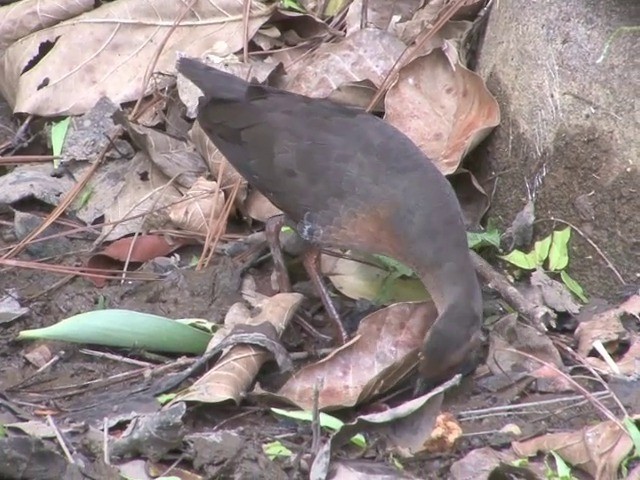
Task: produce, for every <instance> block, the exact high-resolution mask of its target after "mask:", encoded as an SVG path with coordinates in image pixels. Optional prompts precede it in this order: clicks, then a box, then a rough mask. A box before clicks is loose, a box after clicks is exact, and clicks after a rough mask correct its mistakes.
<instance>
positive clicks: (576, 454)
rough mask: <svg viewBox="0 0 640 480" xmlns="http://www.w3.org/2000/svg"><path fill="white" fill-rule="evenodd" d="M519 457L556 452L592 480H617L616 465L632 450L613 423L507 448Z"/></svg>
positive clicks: (630, 442)
mask: <svg viewBox="0 0 640 480" xmlns="http://www.w3.org/2000/svg"><path fill="white" fill-rule="evenodd" d="M511 446H512V448H513V450H514V451H515V452H516V455H518V456H519V457H532V456H534V455H536V454H537V453H538V452H545V453H549V452H550V451H554V452H556V453H557V454H558V455H560V456H561V457H562V458H563V459H564V460H565V461H567V462H568V463H570V464H571V465H573V466H574V467H576V468H579V469H580V470H583V471H585V472H587V473H589V474H590V475H592V476H593V477H594V478H595V479H596V480H609V479H611V478H618V476H617V471H618V467H619V466H620V462H622V460H624V459H625V458H626V457H627V456H628V455H629V454H630V453H631V450H632V449H633V442H632V441H631V438H630V437H629V435H628V434H627V432H626V431H624V430H622V429H620V427H619V426H618V425H617V424H615V423H613V422H602V423H599V424H598V425H594V426H591V427H584V428H583V429H581V430H577V431H574V432H562V433H552V434H549V435H543V436H541V437H536V438H532V439H531V440H527V441H524V442H513V444H512V445H511Z"/></svg>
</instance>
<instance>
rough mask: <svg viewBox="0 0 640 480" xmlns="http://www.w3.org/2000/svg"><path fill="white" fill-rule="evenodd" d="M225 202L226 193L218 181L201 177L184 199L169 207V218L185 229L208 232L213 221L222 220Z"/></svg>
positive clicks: (224, 220)
mask: <svg viewBox="0 0 640 480" xmlns="http://www.w3.org/2000/svg"><path fill="white" fill-rule="evenodd" d="M224 203H225V202H224V193H222V190H221V189H220V188H219V187H218V185H217V183H216V182H211V181H209V180H205V179H204V178H199V179H198V180H196V182H195V183H194V184H193V186H192V187H191V188H190V189H189V191H188V192H187V193H186V194H185V196H184V198H183V200H182V201H180V202H178V203H176V204H174V205H171V206H170V207H169V218H170V219H171V221H172V222H173V223H174V224H175V225H176V226H178V227H180V228H181V229H183V230H188V231H191V232H198V233H203V234H206V233H207V232H208V230H209V228H210V226H211V225H212V221H214V222H215V221H218V220H220V216H221V215H222V211H223V209H224ZM221 221H223V222H226V219H223V220H221Z"/></svg>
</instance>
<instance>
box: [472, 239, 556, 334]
mask: <svg viewBox="0 0 640 480" xmlns="http://www.w3.org/2000/svg"><path fill="white" fill-rule="evenodd" d="M469 253H470V255H471V261H472V263H473V266H474V267H475V269H476V272H478V274H479V275H480V277H481V278H482V279H483V280H484V281H485V282H486V283H487V285H488V286H489V288H492V289H494V290H495V291H496V292H498V293H499V294H500V295H501V296H502V298H504V299H505V300H506V301H507V303H509V305H511V307H513V309H514V310H515V311H516V312H518V313H519V314H521V315H522V316H524V317H525V318H526V319H527V320H528V321H529V322H530V323H531V325H532V326H533V327H535V328H536V329H537V330H540V331H542V332H545V331H546V330H547V328H546V326H547V325H552V324H553V323H554V322H555V319H556V318H557V316H556V314H555V312H554V311H553V310H551V309H550V308H548V307H546V306H544V305H537V304H535V303H533V302H531V301H529V300H527V299H526V298H525V297H524V296H523V295H522V294H521V293H520V292H519V291H518V289H517V288H516V287H514V286H513V285H512V284H511V283H510V282H509V281H508V280H507V279H506V278H505V277H504V275H502V274H501V273H500V272H498V271H496V270H495V269H494V268H493V267H492V266H491V264H490V263H489V262H487V261H486V260H485V259H484V258H482V257H481V256H480V255H478V254H477V253H476V252H474V251H473V250H470V251H469Z"/></svg>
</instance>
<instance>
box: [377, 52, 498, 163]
mask: <svg viewBox="0 0 640 480" xmlns="http://www.w3.org/2000/svg"><path fill="white" fill-rule="evenodd" d="M385 109H386V115H385V119H386V120H387V121H388V122H389V123H391V124H392V125H394V126H395V127H397V128H398V129H399V130H400V131H401V132H403V133H405V134H406V135H407V136H408V137H409V138H411V139H412V140H413V141H414V143H415V144H416V145H418V147H420V148H421V149H422V151H423V152H424V153H425V154H426V155H427V156H428V157H429V158H430V159H432V160H433V161H434V162H435V163H436V165H437V166H438V168H439V169H440V171H441V172H442V173H443V174H445V175H448V174H450V173H453V172H454V171H455V170H456V169H457V168H458V166H459V165H460V162H461V161H462V158H463V157H464V155H465V154H466V153H467V152H469V151H470V150H471V149H473V147H475V146H476V145H477V144H478V143H480V142H481V141H482V140H483V139H484V138H485V137H486V136H487V135H488V134H489V132H490V131H491V130H492V129H493V128H494V127H495V126H496V125H498V124H499V123H500V111H499V107H498V103H497V102H496V100H495V99H494V98H493V96H492V95H491V94H490V93H489V91H488V90H487V88H486V86H485V85H484V82H483V81H482V79H481V78H480V77H479V76H478V75H476V74H475V73H473V72H472V71H470V70H467V69H466V68H464V67H462V66H460V65H457V66H456V67H455V68H453V67H452V66H451V64H450V62H449V59H448V58H447V56H446V55H445V53H444V52H443V51H442V50H441V49H437V50H434V51H432V52H431V53H430V54H428V55H425V56H421V57H418V58H416V59H414V60H412V61H411V62H409V63H408V64H407V65H406V66H404V67H403V68H402V69H401V70H400V74H399V79H398V81H397V82H396V84H395V85H393V86H392V87H391V88H390V89H389V92H388V93H387V96H386V99H385Z"/></svg>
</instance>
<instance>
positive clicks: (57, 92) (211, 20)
mask: <svg viewBox="0 0 640 480" xmlns="http://www.w3.org/2000/svg"><path fill="white" fill-rule="evenodd" d="M183 8H184V4H182V3H180V2H174V1H172V0H158V1H154V2H140V1H138V0H121V1H118V2H107V3H103V4H102V5H101V6H100V7H98V8H96V9H95V10H92V11H90V12H87V13H84V14H82V15H79V16H77V17H74V18H71V19H68V20H65V21H63V22H61V23H58V24H57V25H54V26H51V27H49V28H45V29H43V30H39V31H37V32H34V33H32V34H31V35H27V36H25V37H22V38H21V39H19V40H17V41H15V42H14V43H13V44H12V45H11V46H9V47H8V48H7V49H6V50H5V52H4V58H3V62H2V64H1V65H0V91H1V92H2V95H3V96H4V97H5V98H6V99H7V101H8V102H9V103H10V104H11V106H12V107H13V108H14V111H15V112H24V113H32V114H37V115H42V116H47V115H48V116H56V115H73V114H79V113H83V112H85V111H86V110H88V109H89V108H91V107H92V106H93V105H94V104H95V103H96V101H97V100H98V99H99V98H100V97H103V96H106V97H109V98H110V99H111V100H112V101H113V102H115V103H123V102H128V101H132V100H136V99H138V98H139V97H140V96H141V95H142V94H144V93H145V91H143V88H145V87H144V86H143V82H142V79H143V75H142V74H141V72H145V71H146V70H147V68H148V67H149V65H150V64H151V63H152V61H153V57H154V55H155V54H156V53H157V51H158V46H159V45H160V44H162V42H163V41H164V39H165V37H166V36H167V33H168V32H169V30H170V29H171V28H172V26H173V23H174V22H175V20H176V19H177V18H178V17H179V16H180V14H181V10H182V9H183ZM242 8H243V7H242V2H236V1H233V0H216V1H215V2H207V1H197V2H196V3H195V4H194V5H193V6H191V8H190V10H189V12H188V13H187V15H186V16H185V18H184V20H183V21H182V23H181V24H180V25H179V26H178V27H177V28H176V29H175V31H173V33H172V34H171V36H170V38H169V40H168V42H167V44H166V45H165V46H164V49H163V50H162V53H161V54H160V56H159V58H158V61H157V63H156V65H155V69H154V72H168V73H172V72H175V66H174V65H175V59H176V55H175V52H176V51H180V52H184V53H185V54H187V55H191V56H199V55H200V54H201V53H202V52H204V51H213V52H214V53H215V54H216V55H219V56H225V55H228V54H230V53H233V52H235V51H238V50H239V49H240V48H242V45H243V43H244V36H243V21H242V18H243V15H242ZM273 8H274V7H273V5H266V4H264V3H261V2H251V15H250V19H249V26H248V29H249V32H248V36H249V38H251V36H253V34H254V33H255V32H256V31H257V29H258V28H259V27H260V26H261V25H262V24H263V23H264V22H265V21H266V20H267V19H268V18H269V16H270V15H271V13H272V12H273ZM78 39H82V40H81V41H78ZM170 82H172V79H170V78H168V77H167V78H163V77H161V76H159V77H157V78H156V81H154V82H150V84H149V86H148V87H146V89H147V90H146V92H148V91H149V90H153V89H156V88H157V87H158V86H160V85H167V84H168V83H170Z"/></svg>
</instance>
